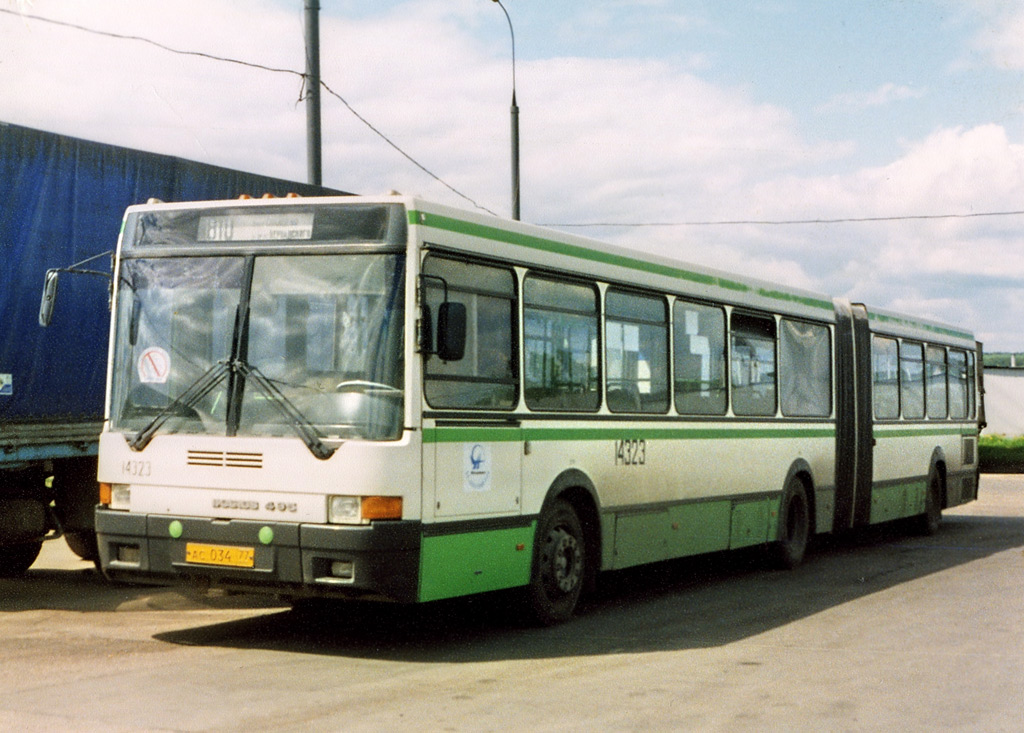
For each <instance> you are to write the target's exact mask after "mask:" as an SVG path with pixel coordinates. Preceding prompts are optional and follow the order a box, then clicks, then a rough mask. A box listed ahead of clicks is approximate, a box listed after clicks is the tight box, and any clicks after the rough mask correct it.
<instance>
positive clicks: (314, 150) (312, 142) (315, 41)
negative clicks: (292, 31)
mask: <svg viewBox="0 0 1024 733" xmlns="http://www.w3.org/2000/svg"><path fill="white" fill-rule="evenodd" d="M305 10H306V14H305V19H306V26H305V28H306V165H307V171H308V177H309V182H310V183H312V184H313V185H314V186H319V185H321V184H322V183H323V173H322V163H321V148H320V3H319V0H305Z"/></svg>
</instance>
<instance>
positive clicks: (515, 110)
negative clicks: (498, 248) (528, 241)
mask: <svg viewBox="0 0 1024 733" xmlns="http://www.w3.org/2000/svg"><path fill="white" fill-rule="evenodd" d="M494 2H496V3H498V7H499V8H501V12H503V13H504V14H505V20H507V21H508V32H509V33H510V34H511V35H512V108H511V110H510V112H511V113H512V218H513V219H515V220H516V221H519V105H518V104H516V32H515V31H514V30H513V29H512V18H510V17H509V15H508V11H507V10H505V6H504V5H502V4H501V0H494Z"/></svg>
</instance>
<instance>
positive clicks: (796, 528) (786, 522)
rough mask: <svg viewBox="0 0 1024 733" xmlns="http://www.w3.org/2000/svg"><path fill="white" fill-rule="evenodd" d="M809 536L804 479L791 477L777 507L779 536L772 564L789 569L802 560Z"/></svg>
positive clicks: (809, 525)
mask: <svg viewBox="0 0 1024 733" xmlns="http://www.w3.org/2000/svg"><path fill="white" fill-rule="evenodd" d="M810 536H811V511H810V504H809V503H808V501H807V488H806V487H805V486H804V482H803V481H801V480H800V479H799V478H797V477H796V476H794V477H793V478H792V479H790V481H789V484H788V485H787V486H786V490H785V491H784V492H783V495H782V504H781V506H780V507H779V539H778V541H777V542H776V543H775V545H774V546H773V547H772V554H773V560H774V562H775V564H776V565H777V566H778V567H780V568H783V569H786V570H790V569H792V568H795V567H796V566H797V565H799V564H800V563H802V562H803V560H804V554H805V553H806V552H807V542H808V540H809V538H810Z"/></svg>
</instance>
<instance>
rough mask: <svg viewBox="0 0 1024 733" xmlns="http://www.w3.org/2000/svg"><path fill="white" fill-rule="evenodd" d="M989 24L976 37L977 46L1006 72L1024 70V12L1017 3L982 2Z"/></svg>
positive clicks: (980, 7) (980, 5)
mask: <svg viewBox="0 0 1024 733" xmlns="http://www.w3.org/2000/svg"><path fill="white" fill-rule="evenodd" d="M979 9H980V10H981V11H982V13H983V15H985V16H987V22H985V23H984V25H983V27H982V29H981V30H980V31H979V32H978V33H977V35H976V36H975V37H974V46H975V48H977V49H978V50H979V51H980V52H981V53H983V54H985V55H986V56H987V57H988V58H989V59H990V61H991V63H992V64H994V65H995V66H997V67H999V68H1003V69H1024V8H1021V7H1020V6H1019V5H1018V4H1017V3H1004V2H991V1H989V2H981V3H979Z"/></svg>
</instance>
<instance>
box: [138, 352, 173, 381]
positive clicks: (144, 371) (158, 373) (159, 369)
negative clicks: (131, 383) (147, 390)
mask: <svg viewBox="0 0 1024 733" xmlns="http://www.w3.org/2000/svg"><path fill="white" fill-rule="evenodd" d="M138 367H139V381H140V382H142V383H143V384H164V383H166V382H167V375H168V374H169V373H170V371H171V357H170V354H168V353H167V352H166V351H164V350H163V349H161V348H160V347H159V346H150V347H149V348H148V349H146V350H145V351H143V352H142V354H141V355H140V356H139V364H138Z"/></svg>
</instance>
